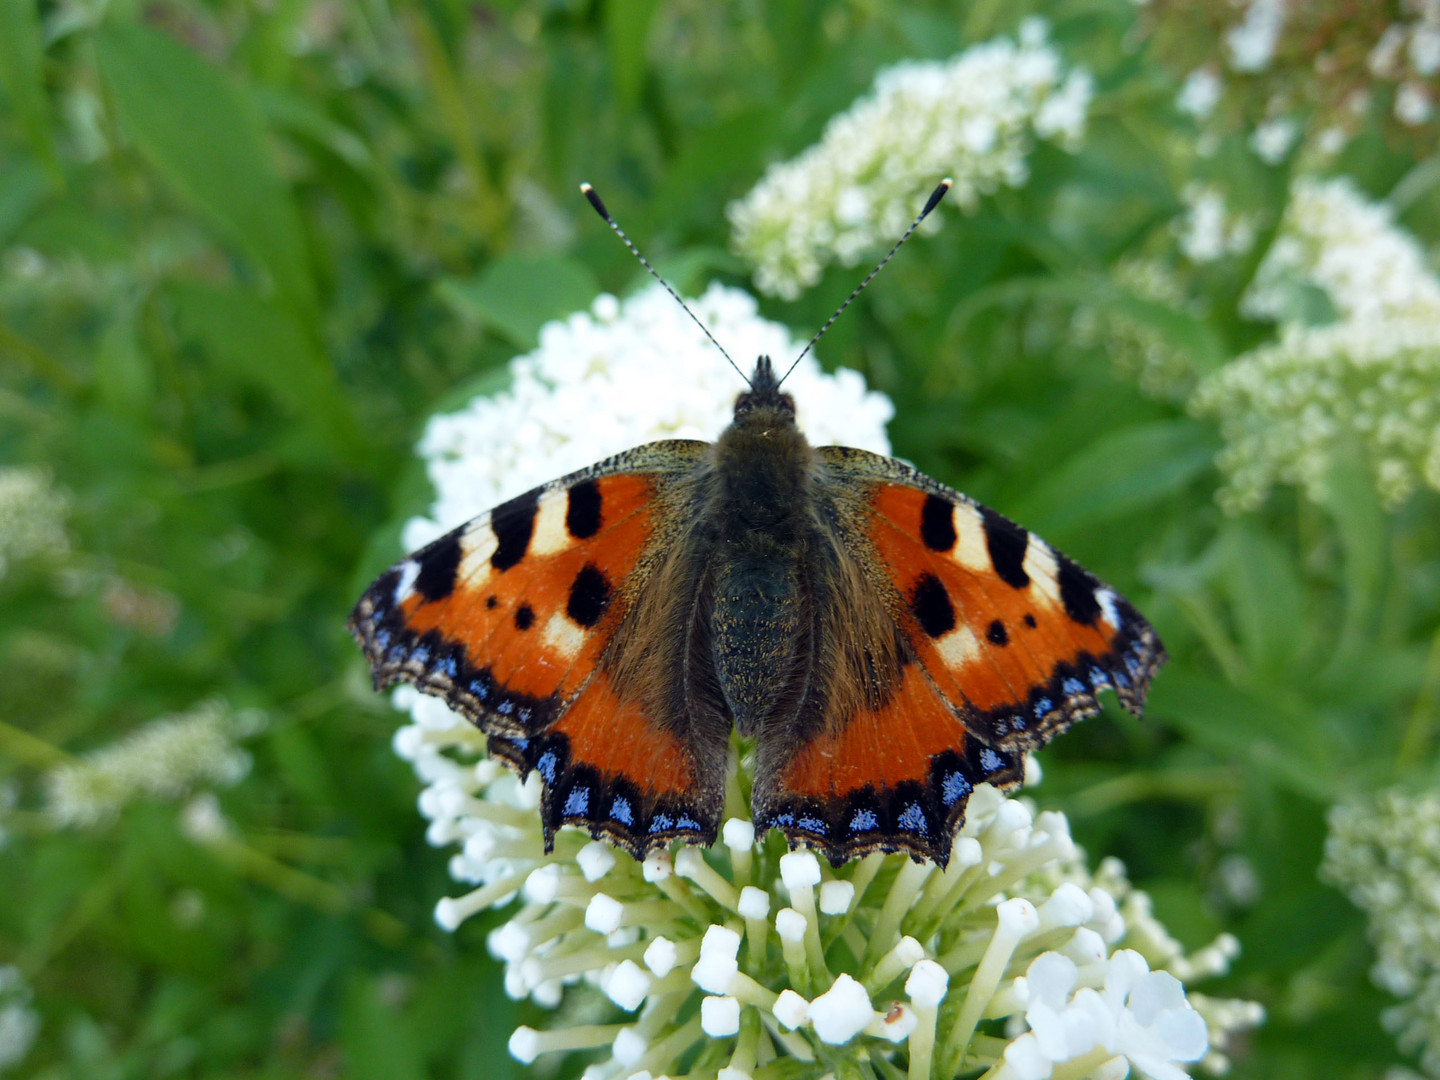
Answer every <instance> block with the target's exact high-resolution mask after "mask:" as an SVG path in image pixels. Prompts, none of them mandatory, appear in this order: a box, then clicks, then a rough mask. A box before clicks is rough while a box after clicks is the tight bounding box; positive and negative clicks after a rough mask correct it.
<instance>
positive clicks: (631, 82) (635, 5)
mask: <svg viewBox="0 0 1440 1080" xmlns="http://www.w3.org/2000/svg"><path fill="white" fill-rule="evenodd" d="M659 6H660V4H659V0H607V3H606V4H605V39H606V43H607V44H608V46H609V49H610V74H611V78H612V79H613V80H614V86H615V97H616V100H617V101H618V102H619V103H620V104H621V105H622V106H624V107H626V108H628V107H630V106H631V105H633V104H634V103H635V101H636V99H637V98H639V96H640V88H641V86H643V85H644V83H645V71H646V68H647V67H648V65H649V61H648V58H647V57H646V54H645V44H646V41H647V39H648V38H649V36H650V23H651V21H652V20H653V19H654V18H655V11H656V9H657V8H658V7H659Z"/></svg>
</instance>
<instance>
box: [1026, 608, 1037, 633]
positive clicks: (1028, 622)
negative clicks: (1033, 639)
mask: <svg viewBox="0 0 1440 1080" xmlns="http://www.w3.org/2000/svg"><path fill="white" fill-rule="evenodd" d="M1025 625H1026V626H1028V627H1029V628H1030V629H1031V630H1034V629H1035V616H1034V615H1032V614H1030V612H1028V611H1027V612H1025Z"/></svg>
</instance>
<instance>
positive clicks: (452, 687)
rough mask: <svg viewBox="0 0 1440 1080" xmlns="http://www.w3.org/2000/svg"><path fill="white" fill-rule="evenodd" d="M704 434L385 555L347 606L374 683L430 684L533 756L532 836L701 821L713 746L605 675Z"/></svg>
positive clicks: (529, 765) (631, 834) (662, 828)
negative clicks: (540, 786) (538, 788)
mask: <svg viewBox="0 0 1440 1080" xmlns="http://www.w3.org/2000/svg"><path fill="white" fill-rule="evenodd" d="M705 447H706V444H704V443H698V442H687V441H671V442H665V443H653V444H650V445H648V446H643V447H639V448H637V449H635V450H632V451H629V452H627V453H625V454H622V455H619V456H618V457H615V458H611V459H609V460H607V461H604V462H601V463H600V464H598V465H595V466H592V467H591V468H589V469H586V470H583V471H582V472H579V473H575V474H572V475H571V476H567V477H564V478H562V479H560V480H556V481H553V482H551V483H549V484H546V485H544V486H543V487H540V488H536V489H534V490H533V491H530V492H527V493H525V494H524V495H521V496H518V497H517V498H515V499H512V500H511V501H510V502H508V503H504V504H502V505H501V506H499V507H496V508H495V509H494V510H493V511H491V512H490V513H488V514H482V515H481V516H480V517H478V518H475V519H474V520H472V521H470V522H467V523H466V524H465V525H462V526H460V527H459V528H457V529H455V530H453V531H451V532H449V533H447V534H446V535H445V536H443V537H441V538H440V539H438V540H436V541H435V542H434V543H432V544H430V545H429V546H427V547H425V548H423V549H421V550H420V551H417V552H416V553H414V554H413V555H411V556H410V557H409V558H407V559H405V560H403V561H402V562H400V563H398V564H397V565H395V566H394V567H392V568H391V569H390V570H388V571H386V572H385V573H384V574H382V575H381V576H380V577H379V578H378V579H377V580H376V581H375V583H374V584H373V585H371V586H370V588H369V589H368V590H366V592H365V594H364V596H362V597H361V599H360V602H359V604H357V606H356V608H355V612H354V614H353V615H352V616H351V620H350V627H351V631H352V633H354V635H355V637H356V638H357V640H358V641H359V642H360V644H361V645H362V647H363V648H364V650H365V655H366V657H367V659H368V660H369V662H370V666H371V670H372V672H373V674H374V677H375V682H376V684H377V686H381V687H383V686H386V685H389V684H391V683H395V682H406V683H410V684H412V685H414V686H416V687H417V688H419V689H420V690H422V691H424V692H426V693H430V694H435V695H437V696H440V697H443V698H444V699H445V701H446V702H447V704H449V705H450V707H451V708H453V709H455V710H456V711H457V712H459V713H461V714H462V715H464V716H465V717H467V718H468V719H470V720H471V721H472V722H473V723H475V724H476V725H477V726H478V727H479V728H480V729H481V730H482V731H484V732H485V733H486V734H487V735H488V736H489V744H490V750H491V752H492V753H495V754H498V755H499V756H500V757H502V758H504V759H505V760H506V761H508V762H509V763H510V764H512V765H513V766H515V767H516V768H517V769H518V770H519V771H521V772H522V773H528V772H530V771H531V770H534V771H535V772H537V773H539V775H540V778H541V780H542V781H543V782H544V797H543V802H542V807H541V815H542V821H543V824H544V829H545V837H546V842H547V845H548V844H549V843H550V841H551V839H552V838H553V836H554V833H555V830H556V829H557V828H558V827H559V825H560V824H562V823H572V824H577V825H581V826H583V827H585V828H587V829H589V830H590V831H591V833H592V834H595V835H607V836H609V837H611V838H612V839H614V840H616V841H617V842H619V843H620V844H621V845H622V846H624V847H626V848H628V849H629V850H630V851H632V852H633V853H635V854H637V855H643V853H644V852H645V851H646V850H648V849H649V848H650V847H653V846H654V845H656V844H659V843H663V842H664V841H666V840H669V839H671V838H674V837H676V836H682V837H688V838H691V839H711V838H713V836H714V834H715V829H716V827H717V825H718V814H719V801H720V797H721V791H720V785H721V783H722V781H723V775H720V773H721V772H722V770H717V769H716V768H715V767H714V765H713V759H714V757H715V754H716V753H717V752H718V753H720V754H722V755H723V746H722V747H720V748H719V749H718V751H717V748H714V747H708V746H700V745H699V741H700V739H701V736H697V735H694V734H693V733H690V732H687V731H684V730H682V729H680V728H679V727H678V726H677V723H676V722H675V718H673V717H667V716H660V715H655V711H656V710H655V709H654V708H653V707H651V706H650V705H648V704H647V703H646V702H643V701H641V700H640V699H639V697H638V696H637V694H636V693H635V692H634V691H633V689H632V682H633V681H632V682H627V681H626V679H625V678H624V677H623V676H622V675H619V674H617V673H620V672H623V671H624V670H626V668H627V666H629V665H627V657H626V656H624V655H617V653H622V652H623V649H624V648H625V647H626V642H628V641H632V640H635V639H636V638H637V635H635V634H634V633H633V632H632V633H622V630H624V629H626V624H627V619H629V618H630V616H631V615H632V612H633V611H634V608H635V605H636V600H637V597H638V596H639V594H640V592H641V590H642V589H643V588H644V586H645V584H646V583H647V581H648V580H649V578H650V576H651V575H652V574H653V573H655V572H656V571H657V569H658V563H659V562H660V561H661V560H662V559H663V558H664V557H665V556H666V553H667V550H669V549H670V548H672V547H673V545H674V542H675V539H676V533H677V531H679V530H682V529H683V524H684V514H683V510H682V509H681V507H680V506H679V505H678V502H677V500H683V498H684V495H683V489H684V483H685V478H686V477H687V476H689V475H690V474H691V472H692V471H693V470H694V469H695V467H696V465H697V463H698V462H699V461H700V460H701V459H702V458H703V456H704V453H705ZM631 629H632V630H633V628H631Z"/></svg>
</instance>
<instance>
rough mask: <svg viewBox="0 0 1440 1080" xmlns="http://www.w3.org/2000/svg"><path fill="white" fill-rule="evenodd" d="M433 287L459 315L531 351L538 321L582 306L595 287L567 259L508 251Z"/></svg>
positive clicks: (582, 270) (582, 269) (581, 269)
mask: <svg viewBox="0 0 1440 1080" xmlns="http://www.w3.org/2000/svg"><path fill="white" fill-rule="evenodd" d="M436 290H437V292H438V293H439V295H440V297H441V298H442V299H443V300H445V301H446V302H447V303H449V304H450V305H451V306H452V307H454V308H455V309H456V310H457V311H458V312H460V313H461V314H462V315H465V316H467V317H469V318H472V319H474V320H475V321H477V322H479V323H480V324H481V325H482V326H485V327H486V328H487V329H490V330H493V331H495V332H496V333H497V334H500V335H501V336H503V337H505V338H507V339H508V340H509V341H510V342H511V343H512V344H514V345H517V346H519V347H520V348H522V349H533V348H534V347H535V345H536V344H537V343H538V341H539V337H538V335H539V333H540V327H541V326H542V325H543V324H545V323H546V322H549V321H550V320H551V319H560V318H564V317H565V316H566V315H570V314H572V313H574V312H576V311H582V310H584V309H586V308H588V307H589V306H590V302H591V301H592V300H594V299H595V295H596V294H597V293H598V292H599V291H600V287H599V285H597V284H596V283H595V279H594V278H593V277H592V276H591V274H590V271H589V270H587V269H586V268H585V267H584V266H582V265H581V264H579V263H577V262H575V261H574V260H572V259H566V258H562V257H559V256H554V255H514V254H511V255H502V256H501V257H500V258H498V259H496V260H495V261H494V262H493V263H491V264H490V266H489V267H488V268H487V269H486V270H485V272H484V273H483V274H480V275H479V276H478V277H474V278H469V279H460V278H445V279H442V280H441V281H440V283H439V284H438V285H437V286H436Z"/></svg>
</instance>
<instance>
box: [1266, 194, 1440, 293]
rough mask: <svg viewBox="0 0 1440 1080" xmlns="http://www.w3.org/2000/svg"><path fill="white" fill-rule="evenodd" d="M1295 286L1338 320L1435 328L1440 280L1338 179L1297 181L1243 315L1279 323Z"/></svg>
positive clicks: (1384, 214) (1389, 217)
mask: <svg viewBox="0 0 1440 1080" xmlns="http://www.w3.org/2000/svg"><path fill="white" fill-rule="evenodd" d="M1297 285H1310V286H1313V287H1315V288H1319V289H1321V290H1323V291H1324V292H1325V294H1326V295H1327V296H1328V297H1329V298H1330V302H1331V303H1332V304H1333V305H1334V307H1335V310H1336V313H1337V314H1338V316H1339V317H1340V318H1341V319H1342V320H1343V319H1365V320H1374V319H1391V318H1421V319H1437V320H1440V280H1437V279H1436V277H1435V275H1434V274H1433V273H1432V272H1431V271H1430V268H1429V267H1428V266H1427V265H1426V262H1425V255H1424V252H1423V251H1421V249H1420V245H1419V244H1417V243H1416V241H1415V238H1414V237H1413V236H1411V235H1410V234H1409V233H1407V232H1406V231H1405V230H1403V229H1402V228H1400V226H1398V225H1396V224H1395V221H1394V215H1393V213H1392V212H1391V210H1390V208H1389V207H1388V206H1386V205H1385V204H1384V203H1377V202H1373V201H1372V200H1370V199H1367V198H1366V197H1365V196H1364V194H1362V193H1361V192H1360V190H1359V189H1358V188H1356V187H1355V185H1354V183H1353V182H1351V181H1350V180H1349V179H1347V178H1345V177H1337V178H1335V179H1330V180H1320V179H1316V178H1314V177H1300V178H1299V179H1297V180H1296V182H1295V183H1294V185H1292V187H1291V191H1290V201H1289V203H1288V205H1287V206H1286V209H1285V216H1284V218H1283V219H1282V220H1281V223H1280V230H1279V233H1278V235H1277V236H1276V238H1275V241H1274V243H1273V244H1272V245H1271V247H1270V250H1269V251H1268V252H1267V253H1266V255H1265V260H1264V262H1262V263H1261V265H1260V268H1259V270H1258V271H1257V272H1256V275H1255V281H1254V283H1253V284H1252V285H1251V287H1250V289H1249V290H1248V291H1247V293H1246V295H1245V297H1244V299H1243V302H1242V311H1243V312H1244V313H1245V314H1247V315H1249V316H1251V317H1253V318H1272V319H1283V318H1284V317H1285V313H1286V304H1287V298H1288V296H1289V295H1290V294H1291V293H1292V292H1293V290H1294V288H1295V287H1296V286H1297Z"/></svg>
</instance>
